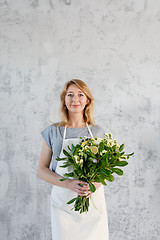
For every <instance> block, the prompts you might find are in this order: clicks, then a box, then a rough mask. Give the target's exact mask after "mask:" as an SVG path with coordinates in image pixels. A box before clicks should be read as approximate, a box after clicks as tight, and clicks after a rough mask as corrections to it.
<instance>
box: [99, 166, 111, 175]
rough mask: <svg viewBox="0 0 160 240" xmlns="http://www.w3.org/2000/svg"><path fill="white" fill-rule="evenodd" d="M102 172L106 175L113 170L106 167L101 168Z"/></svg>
mask: <svg viewBox="0 0 160 240" xmlns="http://www.w3.org/2000/svg"><path fill="white" fill-rule="evenodd" d="M101 172H102V173H104V174H105V175H109V174H110V173H111V171H110V170H109V169H106V168H103V167H102V168H101Z"/></svg>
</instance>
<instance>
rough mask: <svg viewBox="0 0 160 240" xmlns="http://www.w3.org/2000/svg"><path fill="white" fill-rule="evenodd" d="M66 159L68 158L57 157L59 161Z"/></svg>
mask: <svg viewBox="0 0 160 240" xmlns="http://www.w3.org/2000/svg"><path fill="white" fill-rule="evenodd" d="M66 159H67V158H59V157H57V158H56V160H57V161H64V160H66Z"/></svg>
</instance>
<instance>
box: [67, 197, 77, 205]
mask: <svg viewBox="0 0 160 240" xmlns="http://www.w3.org/2000/svg"><path fill="white" fill-rule="evenodd" d="M76 199H77V198H73V199H71V200H70V201H68V202H67V204H71V203H73V202H74V201H76Z"/></svg>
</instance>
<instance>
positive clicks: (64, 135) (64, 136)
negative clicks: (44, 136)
mask: <svg viewBox="0 0 160 240" xmlns="http://www.w3.org/2000/svg"><path fill="white" fill-rule="evenodd" d="M86 125H87V128H88V131H89V133H90V135H91V137H92V138H93V134H92V132H91V129H90V127H89V126H88V123H87V122H86ZM66 129H67V127H66V125H65V128H64V134H63V143H64V140H65V138H66Z"/></svg>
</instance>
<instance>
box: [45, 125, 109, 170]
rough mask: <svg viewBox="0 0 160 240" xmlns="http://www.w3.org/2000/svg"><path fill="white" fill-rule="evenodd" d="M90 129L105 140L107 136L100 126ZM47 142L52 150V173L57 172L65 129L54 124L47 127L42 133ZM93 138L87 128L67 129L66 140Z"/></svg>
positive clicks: (94, 134)
mask: <svg viewBox="0 0 160 240" xmlns="http://www.w3.org/2000/svg"><path fill="white" fill-rule="evenodd" d="M89 128H90V130H91V132H92V135H93V136H94V137H100V138H103V137H104V136H105V132H104V130H103V128H102V127H101V126H99V125H89ZM41 135H42V136H43V138H44V140H45V142H46V143H47V145H48V147H49V148H51V149H52V152H53V154H52V165H51V169H52V171H55V169H56V166H57V160H56V158H57V156H59V155H60V153H61V149H62V142H63V135H64V127H58V126H55V125H54V124H51V125H50V126H48V127H46V128H45V129H44V130H43V131H42V132H41ZM84 136H86V137H91V134H90V133H89V131H88V128H87V126H85V127H81V128H67V129H66V139H69V138H78V137H84Z"/></svg>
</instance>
